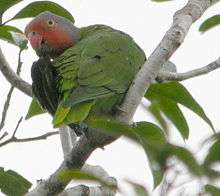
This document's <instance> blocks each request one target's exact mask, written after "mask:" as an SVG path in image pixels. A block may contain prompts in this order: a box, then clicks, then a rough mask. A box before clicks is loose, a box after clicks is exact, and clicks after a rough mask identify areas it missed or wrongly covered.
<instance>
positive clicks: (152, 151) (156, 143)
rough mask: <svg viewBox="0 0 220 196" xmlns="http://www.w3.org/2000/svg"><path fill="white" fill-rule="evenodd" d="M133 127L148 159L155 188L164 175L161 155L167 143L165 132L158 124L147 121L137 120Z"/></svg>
mask: <svg viewBox="0 0 220 196" xmlns="http://www.w3.org/2000/svg"><path fill="white" fill-rule="evenodd" d="M134 129H135V132H136V133H137V135H138V136H139V140H140V143H141V144H142V146H143V148H144V150H145V152H146V154H147V157H148V159H149V162H150V168H151V171H152V175H153V179H154V188H156V187H157V186H158V185H159V184H160V183H161V181H162V179H163V175H164V169H163V164H164V160H162V159H161V158H162V157H163V156H161V155H162V154H163V151H164V149H165V147H166V144H167V141H166V137H165V134H164V132H163V131H162V130H161V129H160V128H159V127H158V126H156V125H155V124H152V123H148V122H138V123H137V124H136V126H135V127H134Z"/></svg>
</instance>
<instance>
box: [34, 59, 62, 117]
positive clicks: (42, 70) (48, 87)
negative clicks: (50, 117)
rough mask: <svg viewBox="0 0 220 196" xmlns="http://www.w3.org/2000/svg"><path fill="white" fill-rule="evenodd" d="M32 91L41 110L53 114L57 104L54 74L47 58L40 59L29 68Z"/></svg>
mask: <svg viewBox="0 0 220 196" xmlns="http://www.w3.org/2000/svg"><path fill="white" fill-rule="evenodd" d="M31 77H32V80H33V83H32V90H33V93H34V96H35V97H36V98H37V99H38V101H39V102H40V104H41V105H42V107H43V108H45V109H46V110H47V111H48V112H49V113H51V114H54V113H55V111H56V109H57V104H58V93H57V91H56V86H55V84H56V83H55V82H54V81H55V73H54V69H53V67H52V64H51V62H50V59H49V58H48V57H42V58H40V59H39V60H38V61H36V62H34V63H33V65H32V67H31Z"/></svg>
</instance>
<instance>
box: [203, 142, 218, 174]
mask: <svg viewBox="0 0 220 196" xmlns="http://www.w3.org/2000/svg"><path fill="white" fill-rule="evenodd" d="M219 149H220V140H219V139H217V140H216V141H215V142H214V144H213V145H212V146H211V147H210V149H209V152H208V154H207V155H206V158H205V160H204V163H203V167H204V169H205V172H206V174H207V175H208V176H209V177H211V178H216V177H219V171H216V170H214V169H212V168H211V166H212V165H213V164H214V163H216V162H219V161H220V153H219Z"/></svg>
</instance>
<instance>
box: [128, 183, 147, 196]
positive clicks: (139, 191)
mask: <svg viewBox="0 0 220 196" xmlns="http://www.w3.org/2000/svg"><path fill="white" fill-rule="evenodd" d="M126 182H127V183H129V184H130V185H131V186H132V188H133V191H134V193H135V195H136V196H148V195H149V194H148V191H147V189H146V188H145V187H144V186H143V185H141V184H138V183H135V182H133V181H130V180H126Z"/></svg>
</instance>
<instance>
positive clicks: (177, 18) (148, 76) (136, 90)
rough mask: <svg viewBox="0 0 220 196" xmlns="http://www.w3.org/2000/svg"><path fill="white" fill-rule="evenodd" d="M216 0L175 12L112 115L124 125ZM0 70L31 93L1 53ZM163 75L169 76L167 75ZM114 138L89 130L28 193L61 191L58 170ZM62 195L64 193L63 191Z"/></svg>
mask: <svg viewBox="0 0 220 196" xmlns="http://www.w3.org/2000/svg"><path fill="white" fill-rule="evenodd" d="M215 2H217V0H189V1H188V3H187V4H186V6H184V7H183V8H182V9H181V10H179V11H177V12H176V13H175V14H174V17H173V23H172V25H171V27H170V29H169V30H168V31H167V32H166V34H165V35H164V37H163V39H162V40H161V42H160V43H159V44H158V46H157V47H156V49H155V50H154V51H153V53H152V54H151V55H150V56H149V58H148V60H147V61H146V63H145V64H144V65H143V67H142V68H141V70H140V71H139V72H138V74H137V75H136V77H135V79H134V81H133V83H132V85H131V86H130V88H129V91H128V93H127V95H126V97H125V99H124V101H123V104H122V105H121V107H120V111H118V113H117V115H116V116H115V117H116V119H117V120H119V121H121V122H123V123H126V124H129V123H130V122H131V121H132V118H133V115H134V113H135V111H136V109H137V107H138V105H139V104H140V102H141V99H142V98H143V96H144V94H145V92H146V91H147V89H148V88H149V86H150V84H151V82H152V81H153V80H154V79H155V78H156V77H157V76H158V74H159V71H160V69H161V68H162V65H163V64H164V63H165V62H167V61H168V60H169V58H170V57H171V56H172V55H173V53H174V52H175V51H176V50H177V49H178V48H179V47H180V46H181V44H182V43H183V41H184V39H185V37H186V35H187V33H188V31H189V28H190V27H191V25H192V24H193V23H194V22H195V21H196V20H198V19H199V18H200V17H201V16H202V14H203V13H204V12H205V11H206V9H207V8H208V7H210V6H211V4H212V3H215ZM0 55H1V53H0ZM0 69H1V71H2V73H3V74H4V75H5V77H6V78H7V79H8V80H9V82H10V83H12V84H13V85H14V86H15V87H17V88H19V89H20V90H21V91H23V92H24V93H26V94H28V95H31V90H30V89H31V88H30V85H28V84H27V83H26V82H24V81H23V80H22V79H20V78H18V77H17V76H16V75H14V73H13V71H12V70H11V69H10V67H9V65H8V64H7V63H6V60H5V59H4V57H3V55H1V56H0ZM213 70H214V69H213ZM202 72H204V70H203V71H200V73H202ZM169 74H172V73H169ZM192 75H193V74H191V76H192ZM198 75H199V74H198ZM163 77H164V76H163ZM166 77H167V78H168V76H166ZM170 78H171V77H170ZM15 81H18V82H15ZM116 139H117V138H114V137H111V136H108V135H106V134H104V133H102V132H100V131H99V130H90V131H88V134H86V135H83V136H82V137H81V138H80V139H79V140H77V141H76V142H75V144H74V146H73V148H72V149H71V151H70V152H69V150H67V152H68V153H66V156H65V160H64V161H63V163H62V164H61V165H60V167H59V168H58V169H57V171H55V173H53V174H52V175H51V176H50V177H49V178H48V179H47V180H44V181H41V182H40V183H39V184H38V185H37V187H36V188H34V189H33V190H32V191H31V192H29V193H28V194H27V195H28V196H33V195H41V196H44V195H55V194H58V193H60V192H61V191H63V190H64V189H65V187H66V185H67V184H68V183H69V182H65V183H64V182H60V181H59V180H58V176H59V174H60V172H61V171H63V170H66V169H81V168H82V167H83V165H84V164H85V162H86V160H87V159H88V157H89V156H90V155H91V153H92V152H93V151H94V150H95V149H96V148H98V147H103V146H105V145H107V144H109V143H111V142H113V141H114V140H116ZM66 149H69V148H66ZM73 189H74V188H73ZM76 189H77V191H79V187H78V188H75V190H76ZM87 190H88V189H87ZM67 192H68V190H67ZM67 192H66V193H67ZM62 194H64V195H65V192H63V193H62Z"/></svg>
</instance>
